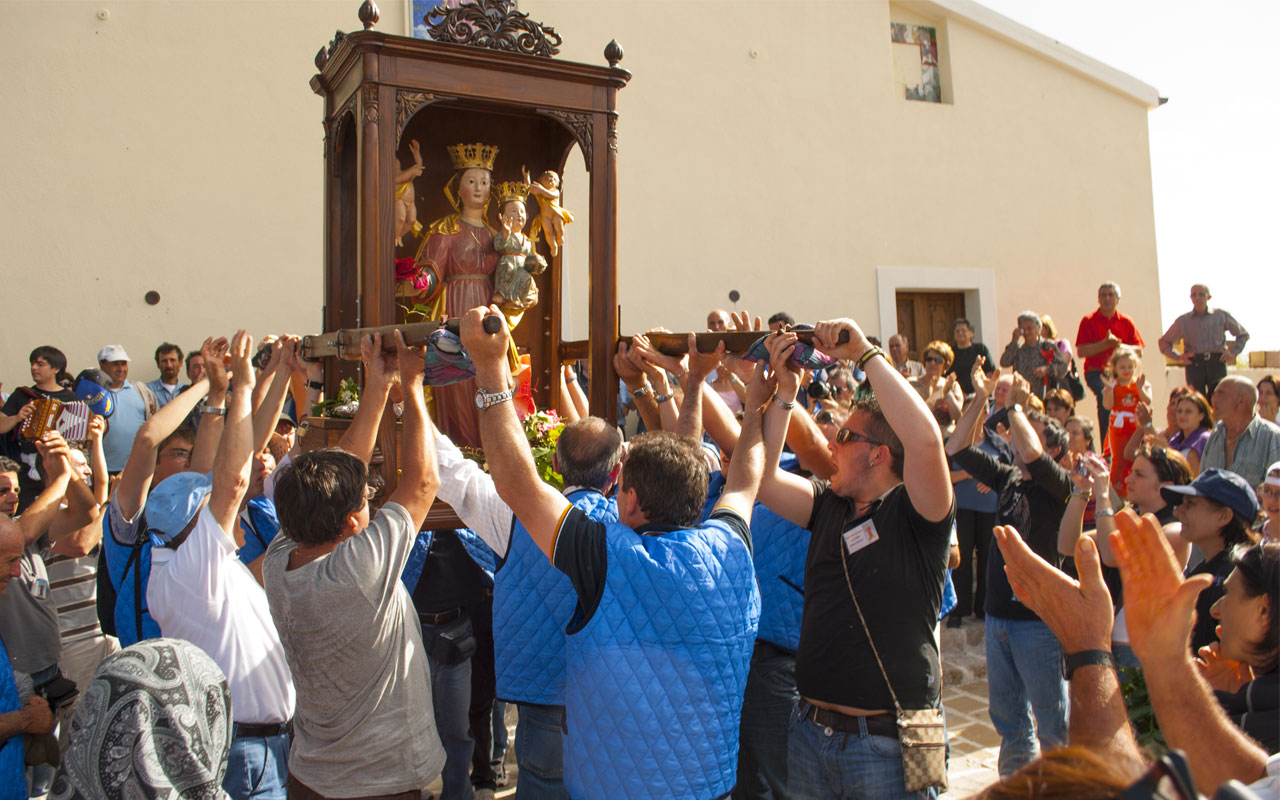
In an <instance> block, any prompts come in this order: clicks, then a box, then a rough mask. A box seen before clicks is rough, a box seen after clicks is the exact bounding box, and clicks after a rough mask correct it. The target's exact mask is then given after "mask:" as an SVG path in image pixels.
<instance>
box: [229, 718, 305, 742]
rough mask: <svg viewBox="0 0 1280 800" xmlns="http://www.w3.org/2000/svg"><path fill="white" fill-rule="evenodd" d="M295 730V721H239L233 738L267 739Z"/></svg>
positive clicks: (233, 732)
mask: <svg viewBox="0 0 1280 800" xmlns="http://www.w3.org/2000/svg"><path fill="white" fill-rule="evenodd" d="M292 732H293V721H292V720H290V721H289V722H271V723H268V724H266V725H248V724H244V723H240V722H237V723H236V724H235V728H234V730H233V731H232V734H231V738H233V739H267V738H270V737H272V736H280V735H282V734H286V733H292Z"/></svg>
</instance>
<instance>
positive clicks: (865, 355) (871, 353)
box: [857, 346, 884, 371]
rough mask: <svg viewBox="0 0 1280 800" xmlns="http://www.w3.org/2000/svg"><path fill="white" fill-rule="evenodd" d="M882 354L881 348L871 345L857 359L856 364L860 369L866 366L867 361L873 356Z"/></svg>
mask: <svg viewBox="0 0 1280 800" xmlns="http://www.w3.org/2000/svg"><path fill="white" fill-rule="evenodd" d="M883 355H884V351H883V350H881V349H880V348H879V347H874V346H873V347H872V348H871V349H870V350H868V351H867V352H865V353H863V354H862V356H861V357H860V358H859V359H858V364H857V366H858V369H860V370H862V369H863V368H864V367H866V366H867V362H868V361H870V360H871V359H873V358H875V357H876V356H883ZM864 371H865V370H864Z"/></svg>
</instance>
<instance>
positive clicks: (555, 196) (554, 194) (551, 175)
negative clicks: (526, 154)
mask: <svg viewBox="0 0 1280 800" xmlns="http://www.w3.org/2000/svg"><path fill="white" fill-rule="evenodd" d="M520 172H521V173H522V174H523V175H524V182H525V183H527V184H529V193H530V194H532V195H533V196H534V197H536V198H537V200H538V209H539V211H538V218H537V219H535V220H534V221H533V227H532V228H531V229H530V231H529V235H530V236H531V237H532V238H533V239H534V240H535V241H536V240H537V238H538V232H539V231H541V232H542V235H543V236H545V237H546V239H547V247H548V248H549V249H550V250H551V255H553V256H554V255H556V254H558V253H559V252H560V245H562V244H564V225H565V223H566V222H573V212H572V211H569V210H568V209H565V208H561V206H560V176H559V175H557V174H556V173H555V172H553V171H551V170H547V171H546V172H544V173H542V174H541V175H540V176H538V180H537V182H536V183H535V182H533V181H531V180H529V170H528V168H526V167H524V166H521V167H520Z"/></svg>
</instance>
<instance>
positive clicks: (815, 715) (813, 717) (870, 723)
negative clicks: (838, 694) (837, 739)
mask: <svg viewBox="0 0 1280 800" xmlns="http://www.w3.org/2000/svg"><path fill="white" fill-rule="evenodd" d="M804 718H805V719H807V720H810V721H811V722H814V723H816V724H818V725H821V726H822V727H824V728H831V729H832V730H835V731H840V732H841V733H861V732H862V730H861V728H860V727H859V726H858V721H859V720H862V721H863V722H865V723H866V726H867V735H868V736H888V737H889V738H891V739H897V738H898V722H897V720H895V719H894V718H893V715H892V714H889V713H887V712H882V713H879V714H871V715H868V716H865V717H853V716H850V715H848V714H841V713H840V712H839V711H832V710H831V709H829V708H818V707H817V706H815V705H810V706H809V708H808V710H806V711H805V712H804Z"/></svg>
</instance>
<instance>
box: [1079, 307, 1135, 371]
mask: <svg viewBox="0 0 1280 800" xmlns="http://www.w3.org/2000/svg"><path fill="white" fill-rule="evenodd" d="M1108 333H1114V334H1115V335H1116V338H1117V339H1119V340H1120V341H1121V342H1123V343H1125V344H1128V345H1133V346H1134V347H1146V344H1145V343H1144V342H1143V341H1142V335H1141V334H1139V333H1138V326H1137V325H1134V324H1133V320H1131V319H1129V318H1128V317H1126V316H1125V315H1124V314H1121V313H1120V312H1119V311H1117V312H1115V313H1114V314H1112V315H1111V316H1110V317H1104V316H1102V310H1101V309H1099V310H1097V311H1094V312H1093V313H1092V314H1090V315H1089V316H1087V317H1084V318H1083V319H1081V320H1080V330H1079V331H1077V332H1076V350H1079V349H1080V345H1082V344H1094V343H1095V342H1100V341H1102V340H1103V339H1106V338H1107V334H1108ZM1111 353H1112V351H1111V350H1103V351H1102V352H1101V353H1098V354H1097V355H1092V356H1089V357H1088V358H1086V359H1085V360H1084V371H1085V372H1089V371H1090V370H1099V371H1101V370H1104V369H1106V368H1107V362H1108V361H1110V360H1111Z"/></svg>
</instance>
